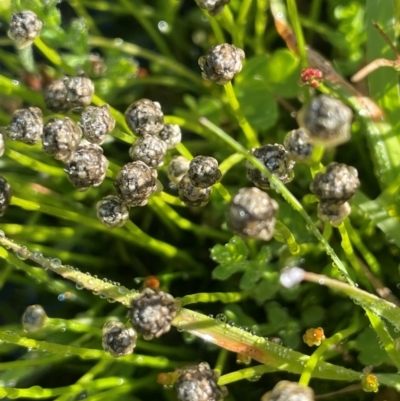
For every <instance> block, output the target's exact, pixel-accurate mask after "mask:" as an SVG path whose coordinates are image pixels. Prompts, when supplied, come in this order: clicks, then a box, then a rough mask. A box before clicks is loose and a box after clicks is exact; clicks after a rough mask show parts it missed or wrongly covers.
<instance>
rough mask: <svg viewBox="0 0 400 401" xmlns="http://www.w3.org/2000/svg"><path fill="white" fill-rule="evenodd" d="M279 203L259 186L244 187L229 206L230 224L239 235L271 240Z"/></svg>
mask: <svg viewBox="0 0 400 401" xmlns="http://www.w3.org/2000/svg"><path fill="white" fill-rule="evenodd" d="M278 208H279V206H278V204H277V203H276V202H275V201H274V200H273V199H272V198H270V197H269V195H268V194H267V193H265V192H263V191H261V190H260V189H258V188H254V187H253V188H242V189H240V190H239V192H238V193H237V194H236V195H235V196H234V197H233V199H232V201H231V203H230V204H229V207H228V224H229V226H230V227H231V228H232V230H233V231H235V232H236V233H237V234H239V235H243V236H244V237H249V238H257V239H261V240H264V241H269V240H270V239H271V238H272V237H273V235H274V231H275V221H276V220H275V215H276V213H277V212H278Z"/></svg>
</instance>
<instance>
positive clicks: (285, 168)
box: [246, 143, 295, 189]
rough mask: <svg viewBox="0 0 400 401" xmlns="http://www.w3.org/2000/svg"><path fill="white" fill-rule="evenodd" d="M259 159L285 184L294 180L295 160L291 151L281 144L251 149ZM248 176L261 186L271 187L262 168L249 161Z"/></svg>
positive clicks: (263, 187)
mask: <svg viewBox="0 0 400 401" xmlns="http://www.w3.org/2000/svg"><path fill="white" fill-rule="evenodd" d="M250 153H252V154H253V155H254V156H255V157H257V159H259V160H260V161H261V162H262V163H263V164H264V165H265V167H267V168H268V170H269V171H271V173H273V174H275V175H276V176H277V178H278V179H279V180H280V181H281V182H283V183H284V184H286V183H288V182H290V181H292V180H293V177H294V172H293V167H294V164H295V162H294V161H293V160H291V159H290V157H289V153H288V152H287V151H286V149H285V148H284V147H283V146H282V145H280V144H277V143H276V144H274V145H265V146H262V147H260V148H255V149H252V150H251V151H250ZM246 167H247V175H246V176H247V178H248V179H249V180H250V181H252V182H253V183H254V185H256V186H257V187H259V188H262V189H270V188H271V184H270V182H269V180H268V178H267V177H265V176H264V175H263V174H262V173H261V171H260V170H258V169H257V168H256V167H254V166H253V165H252V164H251V163H250V162H249V161H247V162H246Z"/></svg>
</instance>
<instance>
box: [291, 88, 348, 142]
mask: <svg viewBox="0 0 400 401" xmlns="http://www.w3.org/2000/svg"><path fill="white" fill-rule="evenodd" d="M352 117H353V112H352V111H351V109H350V108H349V107H347V106H346V105H344V104H343V103H342V102H341V101H340V100H338V99H335V98H333V97H330V96H327V95H319V96H317V97H315V98H313V99H312V100H311V102H310V103H308V104H306V105H304V106H303V107H302V108H301V110H300V111H299V113H298V114H297V122H298V124H299V126H300V127H303V128H305V129H306V131H307V133H308V135H309V138H310V142H312V143H316V144H322V145H326V146H337V145H340V144H342V143H344V142H347V141H348V140H349V139H350V128H351V120H352Z"/></svg>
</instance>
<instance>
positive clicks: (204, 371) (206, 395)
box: [175, 362, 228, 401]
mask: <svg viewBox="0 0 400 401" xmlns="http://www.w3.org/2000/svg"><path fill="white" fill-rule="evenodd" d="M217 382H218V374H217V373H216V372H215V371H214V370H212V369H211V368H210V365H209V364H208V363H207V362H202V363H200V364H199V365H196V366H188V367H186V368H183V369H182V370H181V374H180V376H179V377H178V380H177V381H176V382H175V390H176V395H177V397H178V400H179V401H221V400H223V399H224V397H225V396H226V395H227V394H228V391H227V389H226V387H221V386H218V384H217Z"/></svg>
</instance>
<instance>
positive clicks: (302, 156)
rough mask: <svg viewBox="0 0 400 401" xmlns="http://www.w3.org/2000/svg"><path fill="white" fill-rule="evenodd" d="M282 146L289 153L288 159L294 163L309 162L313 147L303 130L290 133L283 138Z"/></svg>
mask: <svg viewBox="0 0 400 401" xmlns="http://www.w3.org/2000/svg"><path fill="white" fill-rule="evenodd" d="M283 145H284V147H285V148H286V150H287V151H288V152H289V156H290V158H291V159H292V160H294V161H296V162H302V161H306V160H309V159H310V158H311V155H312V152H313V150H314V146H313V144H312V143H311V142H310V140H309V138H308V135H307V132H306V131H305V130H304V129H303V128H298V129H294V130H292V131H290V132H289V133H288V134H287V135H286V136H285V139H284V141H283Z"/></svg>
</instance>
